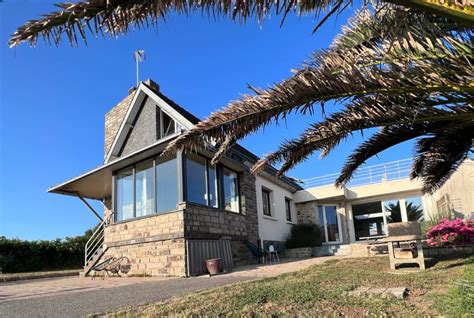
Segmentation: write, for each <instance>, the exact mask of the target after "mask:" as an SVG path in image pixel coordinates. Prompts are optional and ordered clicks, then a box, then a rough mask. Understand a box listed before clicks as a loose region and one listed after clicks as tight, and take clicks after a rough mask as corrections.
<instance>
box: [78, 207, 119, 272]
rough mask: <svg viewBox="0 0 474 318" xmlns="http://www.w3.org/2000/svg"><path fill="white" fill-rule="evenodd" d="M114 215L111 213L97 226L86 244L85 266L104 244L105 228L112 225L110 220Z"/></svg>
mask: <svg viewBox="0 0 474 318" xmlns="http://www.w3.org/2000/svg"><path fill="white" fill-rule="evenodd" d="M112 215H113V213H110V214H109V215H108V216H107V217H106V218H104V219H103V220H102V222H100V223H99V224H98V225H97V228H96V229H95V230H94V232H93V233H92V235H91V237H90V238H89V240H87V242H86V247H85V250H84V266H87V263H88V262H89V261H90V260H91V259H92V257H93V255H94V254H95V252H97V250H98V249H99V248H100V247H101V246H102V245H103V243H104V232H105V230H104V228H105V225H107V224H109V223H110V219H111V217H112Z"/></svg>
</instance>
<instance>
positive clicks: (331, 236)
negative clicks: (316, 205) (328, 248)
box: [324, 205, 340, 242]
mask: <svg viewBox="0 0 474 318" xmlns="http://www.w3.org/2000/svg"><path fill="white" fill-rule="evenodd" d="M324 210H325V211H326V227H327V231H328V242H338V241H340V237H339V225H338V223H337V210H336V207H335V206H333V205H331V206H329V205H326V206H325V207H324Z"/></svg>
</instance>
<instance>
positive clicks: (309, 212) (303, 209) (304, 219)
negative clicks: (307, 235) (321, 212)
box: [295, 201, 319, 224]
mask: <svg viewBox="0 0 474 318" xmlns="http://www.w3.org/2000/svg"><path fill="white" fill-rule="evenodd" d="M295 206H296V217H297V219H298V223H305V224H309V223H313V224H319V216H318V213H317V212H318V203H317V202H316V201H310V202H304V203H297V204H296V205H295Z"/></svg>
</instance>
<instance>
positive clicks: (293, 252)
mask: <svg viewBox="0 0 474 318" xmlns="http://www.w3.org/2000/svg"><path fill="white" fill-rule="evenodd" d="M286 256H287V257H288V258H310V257H311V256H313V248H312V247H300V248H290V249H287V250H286Z"/></svg>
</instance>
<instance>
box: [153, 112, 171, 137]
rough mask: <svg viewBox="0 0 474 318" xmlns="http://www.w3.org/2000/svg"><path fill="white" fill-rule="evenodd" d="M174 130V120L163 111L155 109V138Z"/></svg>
mask: <svg viewBox="0 0 474 318" xmlns="http://www.w3.org/2000/svg"><path fill="white" fill-rule="evenodd" d="M175 132H176V122H175V121H174V120H173V119H172V118H171V117H170V116H168V115H167V114H166V113H165V112H164V111H162V110H161V109H159V108H157V110H156V139H157V140H160V139H162V138H165V137H166V136H169V135H172V134H174V133H175Z"/></svg>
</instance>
